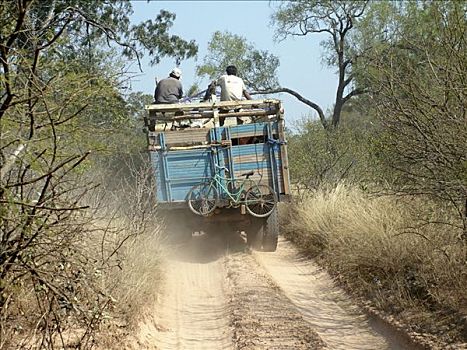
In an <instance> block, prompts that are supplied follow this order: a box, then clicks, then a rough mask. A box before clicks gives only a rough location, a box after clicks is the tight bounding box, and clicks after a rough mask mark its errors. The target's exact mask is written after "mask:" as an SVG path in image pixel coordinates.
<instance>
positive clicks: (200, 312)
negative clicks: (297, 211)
mask: <svg viewBox="0 0 467 350" xmlns="http://www.w3.org/2000/svg"><path fill="white" fill-rule="evenodd" d="M167 251H168V252H169V254H168V257H167V261H166V271H167V274H166V275H167V277H166V282H165V287H164V288H163V291H162V294H161V295H160V298H159V300H158V303H157V305H155V307H154V310H152V312H150V313H149V314H150V316H149V317H147V318H146V319H145V322H142V324H141V326H140V328H139V332H138V334H137V341H136V342H135V346H133V348H137V349H162V350H172V349H187V350H191V349H219V350H222V349H249V350H250V349H251V350H252V349H271V350H272V349H277V350H280V349H297V350H300V349H323V348H329V349H378V350H379V349H408V348H410V347H406V346H405V345H404V344H403V343H402V342H400V341H398V339H396V338H395V337H394V336H392V335H391V334H388V333H384V332H381V329H378V328H377V327H375V326H374V325H372V324H371V323H370V322H369V321H368V320H367V318H366V317H365V316H364V315H363V314H362V313H361V312H360V311H359V310H358V308H356V307H355V306H353V305H352V304H351V302H350V301H349V300H348V298H347V296H346V295H345V294H344V293H343V292H342V291H341V290H339V289H338V288H337V287H335V286H334V284H333V282H332V280H331V279H330V277H329V276H328V275H327V274H326V273H324V272H323V271H321V270H320V269H319V268H318V267H316V266H315V265H314V264H313V263H312V262H310V261H308V260H306V259H303V258H300V256H299V254H298V253H297V251H296V250H295V249H294V248H293V247H292V246H291V245H290V244H288V243H287V242H285V241H283V240H281V241H280V245H279V248H278V251H277V252H275V253H258V252H254V253H251V252H250V251H249V250H248V248H247V247H246V245H245V243H244V241H243V240H242V239H241V237H240V236H239V235H230V236H229V235H211V236H209V235H205V236H201V237H194V238H193V239H192V240H191V241H190V242H187V243H185V244H181V245H180V244H177V245H171V246H170V247H168V248H167Z"/></svg>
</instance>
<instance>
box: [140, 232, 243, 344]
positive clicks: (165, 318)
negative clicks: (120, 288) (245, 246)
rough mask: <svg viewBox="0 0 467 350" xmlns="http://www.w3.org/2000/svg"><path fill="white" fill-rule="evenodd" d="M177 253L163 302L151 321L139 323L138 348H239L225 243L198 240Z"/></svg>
mask: <svg viewBox="0 0 467 350" xmlns="http://www.w3.org/2000/svg"><path fill="white" fill-rule="evenodd" d="M214 238H215V237H214ZM220 243H222V242H220ZM172 249H173V251H174V253H172V254H171V256H170V257H169V258H168V259H167V261H166V264H165V265H166V266H165V271H166V280H165V284H164V290H163V291H162V293H161V298H160V300H159V301H158V303H157V304H156V306H155V309H154V311H153V316H152V319H150V320H146V322H144V323H143V324H142V325H140V329H139V334H138V336H137V338H138V344H139V349H161V350H188V349H190V350H227V349H229V350H230V349H234V346H233V342H232V338H233V333H232V330H231V328H230V325H229V310H228V302H227V299H226V291H225V270H224V266H223V263H222V258H220V256H221V255H223V252H224V245H223V244H219V242H217V241H216V240H215V239H214V240H213V239H207V238H206V237H195V238H194V239H193V240H192V241H191V242H189V244H187V245H184V246H177V247H174V248H172Z"/></svg>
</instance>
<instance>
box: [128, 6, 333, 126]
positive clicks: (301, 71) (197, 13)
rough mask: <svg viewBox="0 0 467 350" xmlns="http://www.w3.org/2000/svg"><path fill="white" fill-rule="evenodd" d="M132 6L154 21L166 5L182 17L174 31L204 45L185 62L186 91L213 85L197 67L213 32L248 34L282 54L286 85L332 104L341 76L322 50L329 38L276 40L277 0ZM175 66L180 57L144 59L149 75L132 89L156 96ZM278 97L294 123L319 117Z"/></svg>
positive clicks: (135, 17) (135, 15)
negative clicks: (271, 0)
mask: <svg viewBox="0 0 467 350" xmlns="http://www.w3.org/2000/svg"><path fill="white" fill-rule="evenodd" d="M132 5H133V10H134V13H133V15H132V18H131V20H132V21H133V22H134V23H138V22H141V21H144V20H147V19H153V18H154V17H155V16H156V15H157V14H158V13H159V11H160V9H166V10H168V11H170V12H173V13H175V14H176V16H177V18H176V20H175V22H174V26H173V27H172V30H171V33H173V34H177V35H180V36H181V37H183V38H184V39H186V40H192V39H194V40H195V41H196V42H197V43H198V45H199V52H198V57H197V58H196V59H190V60H186V61H183V62H182V64H181V65H180V68H181V69H182V71H183V77H182V82H183V85H184V87H185V90H187V89H188V88H189V86H191V85H192V84H193V83H194V82H195V81H198V82H199V83H200V87H201V88H202V89H204V88H205V86H207V83H208V81H205V80H201V81H200V80H199V78H197V77H196V75H195V73H196V72H195V70H196V66H197V65H199V64H201V63H202V60H203V58H204V56H205V54H206V52H207V45H208V42H209V40H210V39H211V37H212V34H213V33H214V32H215V31H217V30H219V31H229V32H231V33H233V34H238V35H241V36H244V37H245V38H246V39H247V40H248V41H249V42H252V43H253V44H254V45H255V46H256V47H257V48H258V49H262V50H268V51H269V52H271V53H273V54H274V55H276V56H278V57H279V59H280V63H281V64H280V67H279V82H280V84H281V86H284V87H288V88H290V89H293V90H296V91H297V92H299V93H301V94H302V95H303V96H304V97H306V98H308V99H310V100H312V101H314V102H316V103H318V104H319V105H320V106H321V107H322V108H323V109H324V110H326V109H327V108H330V107H332V104H333V101H334V96H335V89H336V86H337V77H336V75H335V74H334V70H332V69H329V68H328V67H325V66H324V65H323V64H322V63H321V56H322V48H321V47H320V45H319V42H320V41H321V40H322V38H323V37H320V36H319V35H316V36H315V35H312V36H310V35H308V36H307V37H297V38H288V39H286V40H285V41H283V42H279V43H277V42H274V40H273V35H274V28H273V27H272V26H271V25H270V21H271V20H270V18H271V14H272V13H273V12H274V9H273V8H272V7H273V6H274V4H273V5H271V4H270V3H269V1H150V2H149V3H148V2H147V1H132ZM174 65H175V61H174V59H164V60H163V61H162V62H161V63H160V64H159V65H157V66H154V67H150V66H149V65H148V61H147V60H143V73H142V74H141V75H139V76H137V77H135V79H134V80H133V82H132V89H133V90H135V91H144V92H147V93H151V94H152V93H153V91H154V77H155V76H157V77H158V78H165V77H166V76H167V75H168V73H169V72H170V70H171V69H172V68H173V67H174ZM134 70H135V71H136V67H135V69H134ZM276 97H278V98H280V99H281V100H283V101H284V107H285V111H286V118H287V119H288V121H289V122H291V121H293V120H297V119H300V118H301V117H303V116H308V115H313V116H314V115H315V114H314V112H313V111H312V110H311V109H310V108H309V107H307V106H306V105H304V104H303V103H301V102H299V101H297V100H296V99H295V98H294V97H292V96H289V95H287V94H281V95H277V96H276Z"/></svg>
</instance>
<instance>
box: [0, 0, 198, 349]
mask: <svg viewBox="0 0 467 350" xmlns="http://www.w3.org/2000/svg"><path fill="white" fill-rule="evenodd" d="M130 13H131V3H130V2H128V1H126V2H122V1H114V0H107V1H98V2H92V1H86V0H71V1H68V0H66V1H65V0H63V1H61V0H55V1H49V2H45V1H30V0H17V1H9V2H3V3H2V4H1V6H0V23H2V26H0V86H1V88H0V130H1V134H0V232H1V234H0V348H5V347H7V348H18V347H19V346H16V345H18V344H14V343H11V344H8V343H7V342H9V341H11V340H12V338H13V334H14V333H16V332H17V331H18V330H19V329H20V327H21V326H22V325H23V326H26V328H25V330H24V331H23V335H25V336H30V335H31V334H35V336H37V338H36V339H35V340H36V341H38V343H39V347H41V348H56V347H63V348H64V347H66V346H65V344H64V343H63V338H62V337H61V334H62V333H63V331H64V330H65V329H67V328H70V327H71V328H73V327H75V328H74V329H75V330H80V331H83V332H82V333H81V334H80V337H81V341H80V348H86V347H92V342H90V341H89V340H90V339H91V338H92V333H93V332H94V331H95V329H96V325H97V324H98V323H99V322H101V321H102V320H103V315H104V314H103V313H104V312H105V310H107V309H108V308H109V306H110V303H111V296H110V295H108V293H107V292H106V291H105V290H103V289H102V286H101V284H100V283H99V278H98V277H97V274H99V273H101V272H102V269H105V268H110V265H111V264H112V263H113V262H115V261H114V259H113V258H112V257H115V254H116V252H117V251H118V249H120V247H121V246H122V244H123V243H124V242H125V240H126V238H123V239H122V240H121V241H120V239H119V240H118V241H117V242H115V243H116V246H115V247H113V248H112V250H111V251H107V250H106V249H105V247H104V241H105V236H104V237H101V238H102V240H101V242H102V249H101V250H100V252H99V253H96V252H97V250H94V251H93V250H92V249H90V248H91V245H92V244H93V243H92V242H94V241H95V240H94V241H93V240H92V239H91V238H93V236H92V235H93V233H95V232H96V231H97V230H96V229H95V228H94V227H93V224H92V221H91V219H90V217H91V215H90V212H89V210H88V207H89V203H86V202H85V200H84V199H85V197H86V196H87V195H88V194H89V192H90V191H92V190H93V189H94V188H95V187H96V184H92V183H90V182H88V181H86V180H85V179H83V173H85V171H86V167H84V166H83V164H85V162H86V161H87V160H88V158H89V154H90V152H91V151H94V150H95V149H96V148H97V147H95V146H92V144H91V142H89V141H88V140H86V139H85V138H84V137H81V136H82V135H83V129H85V128H83V126H86V127H89V128H92V131H93V134H94V135H95V136H94V137H95V139H100V140H108V138H109V136H108V135H114V134H115V132H114V131H115V130H118V129H117V128H116V126H118V125H119V123H122V122H127V121H128V120H130V118H129V113H130V112H131V108H128V107H127V106H126V101H125V96H124V95H123V94H122V91H121V89H120V87H121V86H120V82H121V79H122V78H123V77H124V70H119V69H118V68H120V66H119V62H117V59H116V58H115V57H118V56H119V55H117V54H116V52H118V53H119V54H122V55H124V56H125V57H129V56H130V57H140V56H141V54H142V53H143V51H146V52H149V54H150V55H151V57H152V58H153V61H154V62H157V61H158V59H160V57H163V56H175V57H176V58H177V59H183V58H187V57H191V56H192V55H193V54H194V53H195V51H196V45H195V44H194V43H193V42H190V43H189V42H186V41H184V40H183V39H181V38H179V37H177V36H172V35H170V34H169V29H170V26H171V25H172V21H173V19H174V18H175V16H174V15H173V14H170V13H168V12H164V11H162V12H161V14H160V15H159V16H158V17H156V20H155V21H149V22H146V23H144V24H141V25H136V26H130V25H129V19H128V16H129V14H130ZM148 31H150V32H151V33H148ZM156 34H157V35H158V36H159V38H160V39H161V40H162V41H157V40H154V41H153V40H150V38H151V36H152V35H156ZM112 57H113V59H112ZM132 100H133V99H130V102H134V101H132ZM89 134H91V133H89V132H88V135H89ZM120 135H122V133H120ZM120 141H121V140H120ZM121 144H122V143H121V142H120V147H121ZM86 239H89V240H86ZM20 293H22V294H21V295H20ZM23 297H24V299H23ZM26 301H27V303H28V308H27V310H26V312H24V310H22V307H23V305H22V303H23V302H26ZM24 315H27V317H26V316H24ZM13 316H14V317H15V319H12V317H13ZM28 322H30V323H28ZM15 327H18V328H15ZM29 330H31V332H29V333H28V331H29ZM25 333H26V334H25ZM56 343H60V345H57V344H56ZM54 344H55V345H54Z"/></svg>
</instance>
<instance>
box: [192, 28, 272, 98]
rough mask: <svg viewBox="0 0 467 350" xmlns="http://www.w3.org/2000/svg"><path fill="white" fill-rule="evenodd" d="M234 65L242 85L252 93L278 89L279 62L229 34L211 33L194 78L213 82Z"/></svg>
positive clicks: (243, 39)
mask: <svg viewBox="0 0 467 350" xmlns="http://www.w3.org/2000/svg"><path fill="white" fill-rule="evenodd" d="M229 65H234V66H236V67H237V69H238V73H239V76H240V77H242V78H243V80H244V81H245V84H246V85H247V86H248V87H249V88H251V89H253V90H267V89H272V88H275V87H277V86H278V81H277V69H278V67H279V58H278V57H276V56H274V55H273V54H270V53H269V52H268V51H266V50H258V49H256V48H255V47H254V45H253V44H251V43H249V42H248V41H247V40H246V39H245V38H244V37H242V36H239V35H236V34H232V33H229V32H224V33H222V32H219V31H217V32H215V33H214V34H213V36H212V39H211V41H210V42H209V44H208V54H207V56H206V57H205V58H204V61H203V64H202V65H201V66H198V67H197V75H198V76H200V77H203V76H207V77H208V78H209V79H211V80H213V79H217V78H218V77H219V76H221V75H223V74H225V68H226V67H227V66H229Z"/></svg>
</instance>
